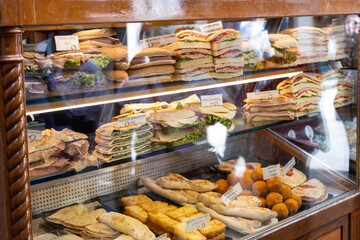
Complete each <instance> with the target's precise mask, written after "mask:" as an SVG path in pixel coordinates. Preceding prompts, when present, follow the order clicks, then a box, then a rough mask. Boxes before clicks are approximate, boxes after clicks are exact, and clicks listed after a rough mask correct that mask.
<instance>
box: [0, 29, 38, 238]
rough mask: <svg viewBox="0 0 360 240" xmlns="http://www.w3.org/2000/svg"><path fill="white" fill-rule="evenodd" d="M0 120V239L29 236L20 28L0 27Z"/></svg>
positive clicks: (29, 208) (29, 210)
mask: <svg viewBox="0 0 360 240" xmlns="http://www.w3.org/2000/svg"><path fill="white" fill-rule="evenodd" d="M0 124H1V128H0V136H1V138H0V143H1V146H0V189H1V193H0V239H1V240H10V239H19V240H20V239H32V236H31V235H32V234H31V232H32V231H31V207H30V183H29V170H28V156H27V141H26V138H27V132H26V116H25V91H24V71H23V65H22V29H20V28H0Z"/></svg>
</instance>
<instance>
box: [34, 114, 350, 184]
mask: <svg viewBox="0 0 360 240" xmlns="http://www.w3.org/2000/svg"><path fill="white" fill-rule="evenodd" d="M344 108H347V107H343V108H341V110H339V112H346V111H344ZM242 116H243V110H242V108H239V109H238V112H237V114H236V116H235V118H234V120H233V121H234V125H235V129H234V130H233V131H232V132H230V133H229V134H228V138H235V137H236V136H239V135H242V134H245V133H250V132H255V131H258V130H264V129H267V128H271V127H274V128H282V127H283V126H287V125H293V126H295V125H297V126H305V125H306V124H308V122H310V121H314V120H317V119H318V118H320V116H321V114H320V113H319V112H315V113H311V114H309V115H305V116H302V117H300V118H296V119H294V120H292V121H265V122H257V123H249V122H246V121H244V119H243V117H242ZM274 133H275V132H274ZM276 134H277V133H276ZM277 135H279V137H281V138H283V139H284V141H286V142H289V141H288V139H287V138H285V137H284V136H282V134H277ZM91 141H92V139H91ZM196 145H197V146H198V145H203V146H207V148H209V147H210V146H208V143H207V140H206V139H202V140H198V141H197V142H196ZM293 145H294V144H293ZM193 146H194V144H193V143H187V144H183V145H180V146H176V147H174V148H171V149H167V148H166V147H164V146H159V145H157V146H153V147H152V151H151V152H149V153H144V154H141V155H138V156H137V160H136V164H138V162H139V161H140V162H146V161H149V162H150V161H151V159H153V158H154V157H156V156H158V155H161V154H168V153H172V152H177V151H181V150H183V149H186V148H190V147H193ZM194 147H196V146H194ZM297 148H298V147H297ZM92 151H93V149H90V151H89V152H90V153H91V152H92ZM307 155H309V153H308V152H306V154H305V155H304V154H302V155H300V156H297V157H299V158H302V159H305V158H306V157H305V156H307ZM124 164H125V165H127V164H133V163H132V160H131V158H126V159H121V160H118V161H113V162H109V163H103V164H100V165H99V168H98V167H94V166H92V167H87V168H85V169H84V170H82V171H80V172H75V171H68V172H58V173H56V174H51V175H48V176H42V177H39V178H36V179H33V180H31V185H32V186H36V185H42V184H43V183H46V182H49V181H55V182H56V181H59V180H60V179H64V178H68V179H71V178H75V179H79V178H81V179H82V178H85V177H87V176H88V175H89V174H91V175H93V174H95V173H96V172H102V171H104V169H111V168H113V167H116V166H118V165H124ZM94 171H95V173H92V172H94ZM351 181H352V180H351Z"/></svg>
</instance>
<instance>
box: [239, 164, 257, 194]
mask: <svg viewBox="0 0 360 240" xmlns="http://www.w3.org/2000/svg"><path fill="white" fill-rule="evenodd" d="M253 183H254V181H253V180H252V179H251V170H249V169H246V170H245V172H244V176H243V177H242V178H240V185H241V187H242V189H245V190H251V187H252V185H253Z"/></svg>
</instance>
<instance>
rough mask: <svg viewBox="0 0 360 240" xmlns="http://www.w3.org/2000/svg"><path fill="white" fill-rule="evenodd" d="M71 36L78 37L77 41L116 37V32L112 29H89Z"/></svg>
mask: <svg viewBox="0 0 360 240" xmlns="http://www.w3.org/2000/svg"><path fill="white" fill-rule="evenodd" d="M73 35H77V36H79V40H84V39H91V38H99V37H110V36H114V35H116V31H115V30H114V29H112V28H103V29H91V30H84V31H80V32H76V33H73Z"/></svg>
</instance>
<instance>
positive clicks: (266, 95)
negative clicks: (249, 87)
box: [246, 90, 279, 99]
mask: <svg viewBox="0 0 360 240" xmlns="http://www.w3.org/2000/svg"><path fill="white" fill-rule="evenodd" d="M246 97H247V99H271V98H276V97H279V91H278V90H271V91H263V92H249V93H247V94H246Z"/></svg>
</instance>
